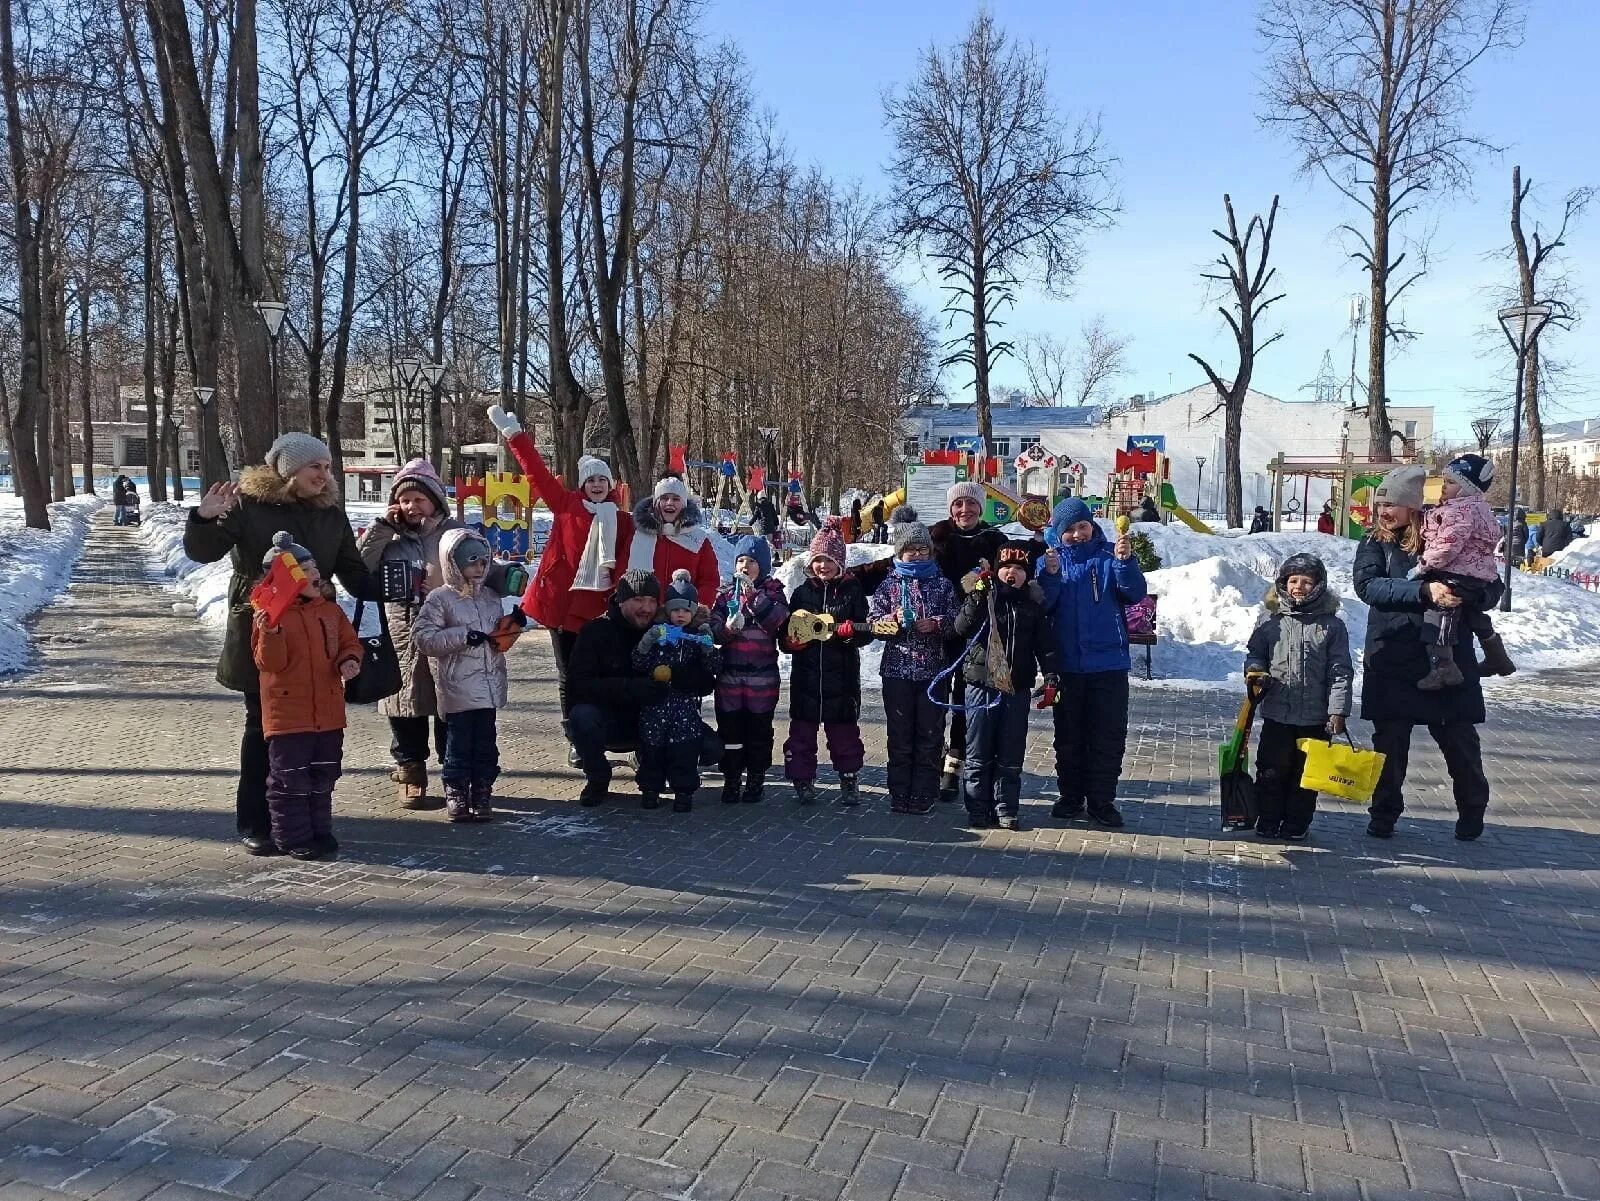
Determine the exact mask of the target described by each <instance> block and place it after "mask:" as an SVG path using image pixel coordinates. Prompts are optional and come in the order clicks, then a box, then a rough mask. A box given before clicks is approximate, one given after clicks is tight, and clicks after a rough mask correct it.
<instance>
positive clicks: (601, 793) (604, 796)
mask: <svg viewBox="0 0 1600 1201" xmlns="http://www.w3.org/2000/svg"><path fill="white" fill-rule="evenodd" d="M610 796H611V777H610V776H609V775H607V776H606V777H605V779H603V780H590V781H588V782H587V783H585V784H584V786H583V791H582V792H580V793H579V794H578V804H580V805H582V806H583V807H584V808H585V809H593V808H594V807H595V806H596V805H603V804H605V802H606V801H607V800H608V799H609V798H610Z"/></svg>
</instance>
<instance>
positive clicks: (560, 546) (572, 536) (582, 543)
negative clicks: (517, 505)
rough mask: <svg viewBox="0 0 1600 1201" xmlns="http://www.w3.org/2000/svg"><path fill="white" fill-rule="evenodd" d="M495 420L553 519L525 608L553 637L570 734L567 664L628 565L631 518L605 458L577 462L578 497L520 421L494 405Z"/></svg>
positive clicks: (492, 416)
mask: <svg viewBox="0 0 1600 1201" xmlns="http://www.w3.org/2000/svg"><path fill="white" fill-rule="evenodd" d="M489 420H490V421H492V422H494V425H495V428H496V429H498V430H499V431H500V434H501V436H502V437H503V438H505V440H506V445H507V447H509V448H510V450H511V454H512V457H513V458H515V459H516V460H517V466H518V467H520V468H522V473H523V474H524V475H525V476H527V477H528V480H529V482H530V485H531V488H530V493H529V500H530V501H532V500H535V499H541V498H542V499H543V500H544V503H545V505H546V506H548V508H549V509H550V516H551V517H552V518H553V521H552V523H551V526H550V537H549V540H548V541H547V542H546V543H545V548H544V554H543V556H541V558H540V559H539V570H538V573H537V574H536V575H535V576H534V577H533V579H532V581H530V582H529V584H528V590H527V592H526V593H524V594H523V597H522V610H523V612H525V613H527V614H528V616H529V617H532V618H533V619H534V620H535V621H537V622H538V623H539V624H540V625H542V626H544V627H545V628H546V629H547V630H549V631H550V642H551V645H552V646H553V647H554V649H555V656H556V674H557V676H558V678H559V680H560V688H561V716H562V722H561V728H562V732H563V733H565V731H566V725H567V723H566V714H567V658H568V656H570V655H571V654H572V648H573V646H574V645H575V644H576V643H577V641H578V631H579V630H581V629H582V628H583V627H584V626H585V625H586V624H588V623H589V622H590V621H593V620H594V619H595V618H596V617H599V616H601V615H602V614H603V613H604V612H605V611H606V605H607V604H609V603H610V600H611V589H612V587H613V586H614V585H615V583H616V581H617V580H618V579H619V578H621V576H622V573H623V571H624V570H625V569H626V566H627V564H626V560H625V556H626V553H627V548H628V544H629V543H630V542H631V541H632V539H633V519H632V518H631V517H629V516H628V514H627V513H626V512H624V511H623V509H622V505H621V503H620V502H621V499H622V498H621V494H620V493H618V491H617V488H616V482H615V480H614V479H613V478H612V475H611V468H610V467H608V466H607V465H606V462H605V460H604V459H596V458H594V457H592V456H590V455H584V456H583V457H582V458H581V459H579V460H578V479H579V485H578V488H577V490H576V491H574V490H572V489H570V488H568V487H567V486H566V485H565V484H563V483H562V482H561V480H560V479H559V478H557V477H556V476H555V475H554V474H552V472H551V471H550V468H549V467H547V466H546V465H545V461H544V458H543V456H542V455H540V454H539V451H538V450H537V449H536V448H535V447H534V445H533V438H532V436H531V435H529V434H528V433H527V432H526V431H525V430H524V429H523V428H522V424H521V422H519V421H518V420H517V419H516V417H514V416H513V415H512V414H510V413H507V412H506V411H505V410H504V409H502V408H501V407H500V406H499V405H490V406H489Z"/></svg>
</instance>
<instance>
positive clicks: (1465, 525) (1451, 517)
mask: <svg viewBox="0 0 1600 1201" xmlns="http://www.w3.org/2000/svg"><path fill="white" fill-rule="evenodd" d="M1499 542H1500V522H1499V521H1498V520H1497V519H1496V518H1495V515H1494V510H1493V509H1491V508H1490V507H1489V502H1488V501H1487V500H1485V499H1484V498H1483V497H1482V496H1457V497H1455V498H1454V499H1452V500H1447V501H1445V502H1444V503H1443V504H1440V505H1437V506H1435V507H1434V508H1432V509H1429V510H1428V512H1427V513H1425V514H1423V517H1422V566H1423V567H1424V568H1425V569H1426V570H1428V571H1430V572H1435V573H1440V574H1444V575H1461V576H1466V577H1467V578H1468V579H1473V580H1492V579H1494V578H1495V576H1497V575H1499V574H1500V573H1499V569H1498V567H1497V566H1496V564H1495V561H1494V548H1495V547H1496V546H1497V545H1498V544H1499Z"/></svg>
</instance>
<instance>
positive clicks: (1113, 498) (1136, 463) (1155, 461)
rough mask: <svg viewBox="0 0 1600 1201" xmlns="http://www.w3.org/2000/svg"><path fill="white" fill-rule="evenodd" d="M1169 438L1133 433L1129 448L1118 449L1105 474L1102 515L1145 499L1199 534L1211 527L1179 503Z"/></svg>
mask: <svg viewBox="0 0 1600 1201" xmlns="http://www.w3.org/2000/svg"><path fill="white" fill-rule="evenodd" d="M1165 446H1166V439H1165V438H1164V437H1162V436H1161V435H1159V434H1153V435H1152V434H1146V435H1134V436H1130V437H1129V438H1128V448H1127V449H1126V450H1119V451H1117V457H1116V461H1115V465H1114V466H1115V469H1114V470H1113V471H1112V472H1111V474H1110V475H1109V476H1107V477H1106V495H1105V503H1104V512H1103V514H1102V515H1103V516H1107V517H1118V516H1120V515H1122V514H1126V513H1132V512H1133V511H1134V510H1136V509H1138V508H1139V507H1140V505H1141V504H1142V503H1143V502H1144V500H1145V499H1146V498H1149V499H1150V500H1153V501H1155V503H1156V507H1157V508H1158V509H1160V510H1161V512H1162V513H1163V514H1165V515H1166V516H1167V517H1169V518H1170V517H1175V518H1177V519H1178V520H1179V521H1181V522H1182V523H1183V524H1184V525H1186V526H1188V527H1189V528H1190V529H1191V530H1193V531H1194V532H1195V533H1197V534H1210V533H1212V532H1213V531H1212V529H1211V527H1210V526H1209V525H1207V524H1206V523H1205V522H1203V521H1201V520H1200V519H1199V518H1198V517H1196V516H1195V515H1194V514H1193V513H1191V512H1190V511H1189V510H1188V509H1186V508H1184V507H1183V506H1182V505H1181V504H1179V503H1178V492H1177V489H1176V488H1174V487H1173V486H1172V481H1171V479H1170V478H1169V477H1170V476H1171V474H1172V461H1171V460H1170V459H1169V458H1168V457H1167V454H1166V451H1165V449H1164V448H1165Z"/></svg>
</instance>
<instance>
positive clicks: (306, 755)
mask: <svg viewBox="0 0 1600 1201" xmlns="http://www.w3.org/2000/svg"><path fill="white" fill-rule="evenodd" d="M285 553H288V554H291V555H293V556H294V558H295V562H297V563H298V564H299V565H300V570H301V571H303V572H304V573H305V581H304V582H303V583H302V584H301V586H300V595H299V596H297V597H296V598H295V600H294V603H293V604H291V605H290V606H289V608H288V610H287V611H285V613H284V614H283V616H282V618H280V619H279V622H278V624H277V625H271V624H269V623H268V619H267V614H266V613H264V612H260V613H257V614H256V620H255V628H254V629H253V630H252V632H251V638H250V647H251V650H252V652H253V653H254V655H255V661H256V668H257V669H258V670H259V671H260V673H261V724H262V728H263V731H264V732H265V734H266V736H267V764H268V774H267V809H268V812H269V813H270V814H271V816H272V841H273V843H274V844H275V845H276V846H277V848H278V850H279V851H280V852H282V853H283V854H286V855H292V856H294V857H295V858H296V859H336V858H338V855H339V844H338V842H337V841H335V839H334V837H333V785H334V782H335V781H337V780H338V778H339V772H340V769H341V766H342V762H343V758H344V727H345V714H344V682H345V681H346V680H349V679H353V678H354V677H355V675H356V673H357V672H359V671H360V670H361V654H362V651H361V641H360V639H358V638H357V637H356V631H355V628H354V627H353V626H352V625H351V624H350V619H349V618H348V617H346V616H345V615H344V610H342V609H341V608H339V606H338V605H336V604H334V603H333V601H332V600H330V599H328V597H327V595H326V594H325V593H324V592H323V587H322V575H321V573H320V572H319V571H318V570H317V563H316V560H315V559H314V558H313V557H312V555H311V552H310V551H309V550H307V549H306V548H305V547H303V546H298V545H296V543H295V541H294V538H293V536H292V535H290V534H289V533H288V532H286V531H280V532H278V533H276V534H274V535H273V536H272V549H271V550H270V551H268V552H267V556H266V559H265V560H264V561H263V562H262V565H261V566H262V569H263V570H264V571H269V570H271V568H272V565H273V563H274V562H276V561H277V559H278V557H279V556H280V555H283V554H285Z"/></svg>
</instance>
